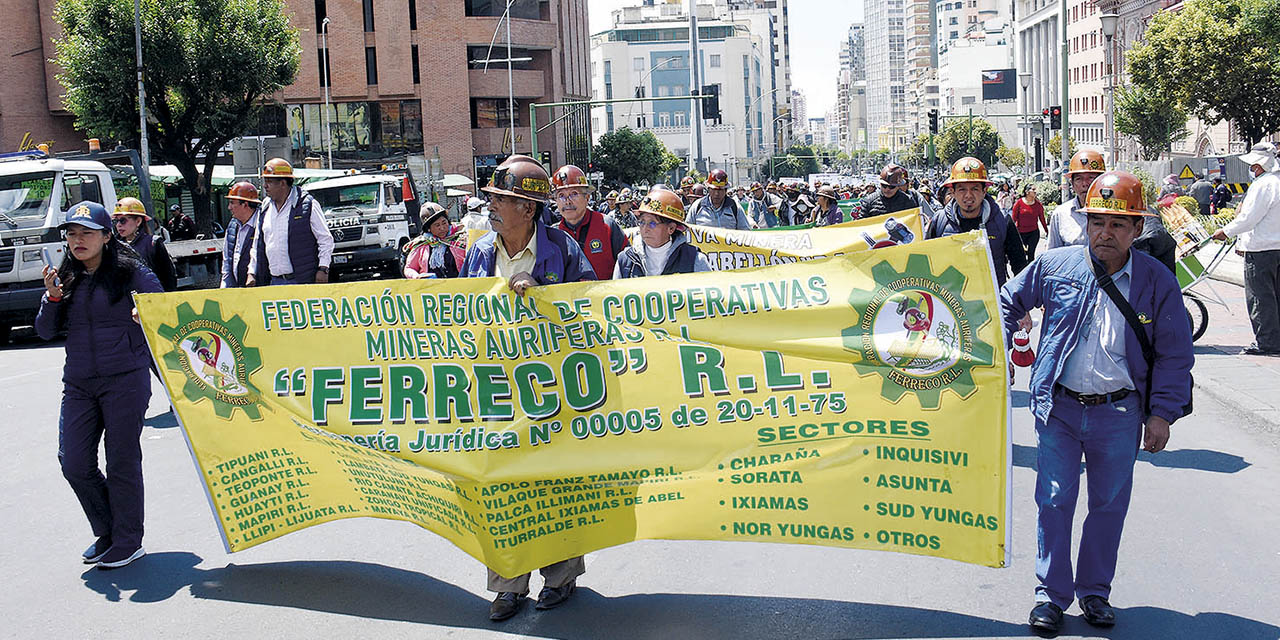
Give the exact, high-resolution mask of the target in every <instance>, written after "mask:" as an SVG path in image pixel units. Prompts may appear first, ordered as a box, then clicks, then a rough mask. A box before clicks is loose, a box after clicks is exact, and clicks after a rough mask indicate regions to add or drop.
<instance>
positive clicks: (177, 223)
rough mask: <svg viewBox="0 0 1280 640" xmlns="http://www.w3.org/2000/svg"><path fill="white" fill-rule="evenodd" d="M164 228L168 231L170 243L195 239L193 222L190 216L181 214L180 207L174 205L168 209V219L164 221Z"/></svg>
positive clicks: (194, 224)
mask: <svg viewBox="0 0 1280 640" xmlns="http://www.w3.org/2000/svg"><path fill="white" fill-rule="evenodd" d="M165 228H166V229H167V230H168V231H169V240H170V241H171V242H178V241H180V240H193V239H195V237H196V223H195V221H194V220H192V219H191V216H189V215H187V214H185V213H183V212H182V207H181V206H179V205H176V204H175V205H173V206H171V207H169V219H168V220H166V221H165Z"/></svg>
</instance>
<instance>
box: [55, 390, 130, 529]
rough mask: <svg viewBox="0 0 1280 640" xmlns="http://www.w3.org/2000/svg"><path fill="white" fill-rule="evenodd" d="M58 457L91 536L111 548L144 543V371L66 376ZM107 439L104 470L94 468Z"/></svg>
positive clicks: (59, 429)
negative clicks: (104, 540) (105, 540)
mask: <svg viewBox="0 0 1280 640" xmlns="http://www.w3.org/2000/svg"><path fill="white" fill-rule="evenodd" d="M63 384H64V387H63V391H62V421H61V424H60V425H59V428H58V460H59V462H61V463H62V475H63V477H65V478H66V479H67V482H68V483H70V485H71V490H72V491H73V492H75V494H76V498H77V499H79V500H80V506H81V508H83V509H84V515H85V516H86V517H88V518H89V526H90V527H92V528H93V535H95V536H98V537H102V536H108V537H110V538H111V543H112V545H113V546H118V547H122V548H125V549H136V548H138V547H140V546H142V506H143V504H142V442H141V437H142V420H143V418H145V416H146V412H147V404H148V403H149V402H150V401H151V377H150V374H149V373H148V371H147V369H145V368H143V369H136V370H134V371H130V372H128V373H123V374H120V375H115V376H106V377H101V378H83V379H77V380H65V381H64V382H63ZM99 441H105V449H106V457H107V473H106V476H105V477H104V476H103V474H102V471H101V470H100V469H99V468H98V443H99Z"/></svg>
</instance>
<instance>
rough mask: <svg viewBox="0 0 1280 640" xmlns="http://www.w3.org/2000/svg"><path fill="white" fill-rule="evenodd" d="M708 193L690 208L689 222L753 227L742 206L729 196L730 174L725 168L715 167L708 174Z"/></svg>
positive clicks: (706, 225) (728, 227)
mask: <svg viewBox="0 0 1280 640" xmlns="http://www.w3.org/2000/svg"><path fill="white" fill-rule="evenodd" d="M706 189H707V195H706V197H703V198H699V199H698V201H697V202H694V203H693V206H692V208H690V209H689V223H690V224H698V225H702V226H704V227H720V228H721V229H741V230H744V231H746V230H749V229H751V223H750V222H749V221H748V220H747V214H745V213H743V211H742V207H739V206H738V203H737V202H734V200H733V198H730V197H728V193H729V174H727V173H725V171H724V169H713V170H712V171H711V173H709V174H707V182H706Z"/></svg>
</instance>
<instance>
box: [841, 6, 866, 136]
mask: <svg viewBox="0 0 1280 640" xmlns="http://www.w3.org/2000/svg"><path fill="white" fill-rule="evenodd" d="M865 36H866V33H865V25H863V24H862V23H861V22H855V23H853V24H851V25H849V31H848V34H847V36H846V38H845V39H844V40H843V41H842V42H841V43H840V75H839V78H838V80H837V81H836V112H837V115H836V119H837V124H838V127H839V130H838V142H837V144H838V145H839V146H840V148H841V149H843V150H845V151H853V150H855V149H864V148H866V145H867V53H866V40H865Z"/></svg>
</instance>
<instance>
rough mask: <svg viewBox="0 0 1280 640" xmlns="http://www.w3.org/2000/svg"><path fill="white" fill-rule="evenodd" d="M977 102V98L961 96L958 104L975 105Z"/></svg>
mask: <svg viewBox="0 0 1280 640" xmlns="http://www.w3.org/2000/svg"><path fill="white" fill-rule="evenodd" d="M977 102H978V97H977V96H961V97H960V104H975V103H977Z"/></svg>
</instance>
